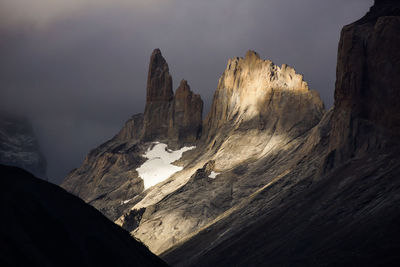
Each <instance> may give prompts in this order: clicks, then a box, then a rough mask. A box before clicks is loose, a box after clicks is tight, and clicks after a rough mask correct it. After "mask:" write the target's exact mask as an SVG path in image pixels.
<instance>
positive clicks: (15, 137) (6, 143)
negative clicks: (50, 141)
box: [0, 111, 46, 178]
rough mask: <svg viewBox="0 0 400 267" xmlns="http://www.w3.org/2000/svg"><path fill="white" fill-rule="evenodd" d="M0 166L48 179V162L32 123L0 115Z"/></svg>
mask: <svg viewBox="0 0 400 267" xmlns="http://www.w3.org/2000/svg"><path fill="white" fill-rule="evenodd" d="M0 164H4V165H11V166H16V167H20V168H23V169H25V170H27V171H29V172H31V173H33V174H35V175H37V176H38V177H41V178H46V160H45V158H44V156H43V154H42V152H41V151H40V147H39V142H38V140H37V138H36V135H35V133H34V132H33V129H32V126H31V124H30V122H29V121H28V119H26V118H24V117H20V116H16V115H13V114H10V113H8V112H4V111H3V112H2V113H1V114H0Z"/></svg>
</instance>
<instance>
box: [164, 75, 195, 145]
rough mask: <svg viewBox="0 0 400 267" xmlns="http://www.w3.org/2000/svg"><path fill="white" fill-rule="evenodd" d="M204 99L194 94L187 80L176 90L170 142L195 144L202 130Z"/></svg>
mask: <svg viewBox="0 0 400 267" xmlns="http://www.w3.org/2000/svg"><path fill="white" fill-rule="evenodd" d="M202 113H203V101H202V100H201V97H200V95H196V94H194V93H193V92H192V91H191V90H190V86H189V84H188V83H187V81H186V80H182V81H181V84H180V85H179V87H178V89H177V90H176V93H175V96H174V100H173V103H172V109H171V115H170V118H169V129H168V137H169V142H171V141H176V142H179V143H181V144H182V143H189V144H193V143H194V142H196V141H197V140H198V139H199V138H200V136H201V131H202V123H203V118H202V115H203V114H202Z"/></svg>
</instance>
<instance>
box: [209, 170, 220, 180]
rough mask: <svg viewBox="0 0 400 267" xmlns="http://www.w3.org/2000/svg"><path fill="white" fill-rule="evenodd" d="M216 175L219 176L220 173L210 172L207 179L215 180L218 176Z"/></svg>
mask: <svg viewBox="0 0 400 267" xmlns="http://www.w3.org/2000/svg"><path fill="white" fill-rule="evenodd" d="M218 174H220V173H219V172H215V171H212V172H211V173H210V175H209V176H208V178H211V179H215V178H217V175H218Z"/></svg>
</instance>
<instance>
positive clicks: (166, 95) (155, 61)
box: [146, 48, 173, 102]
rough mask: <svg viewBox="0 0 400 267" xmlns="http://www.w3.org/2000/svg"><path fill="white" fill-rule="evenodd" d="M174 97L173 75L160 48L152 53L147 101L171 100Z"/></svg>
mask: <svg viewBox="0 0 400 267" xmlns="http://www.w3.org/2000/svg"><path fill="white" fill-rule="evenodd" d="M172 98H173V91H172V77H171V75H170V74H169V67H168V63H167V61H166V60H165V59H164V57H163V56H162V54H161V51H160V49H158V48H157V49H155V50H154V51H153V53H152V54H151V58H150V64H149V72H148V78H147V99H146V101H147V102H154V101H170V100H171V99H172Z"/></svg>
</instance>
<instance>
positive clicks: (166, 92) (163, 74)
mask: <svg viewBox="0 0 400 267" xmlns="http://www.w3.org/2000/svg"><path fill="white" fill-rule="evenodd" d="M146 92H147V96H146V107H145V111H144V125H143V126H144V135H143V138H144V139H145V141H151V140H156V139H159V138H161V139H166V138H168V128H169V124H168V122H169V118H170V109H171V104H172V101H173V97H174V93H173V91H172V77H171V75H170V74H169V68H168V64H167V62H166V61H165V59H164V58H163V56H162V55H161V51H160V50H159V49H155V50H154V51H153V54H152V55H151V58H150V64H149V72H148V78H147V88H146Z"/></svg>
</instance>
